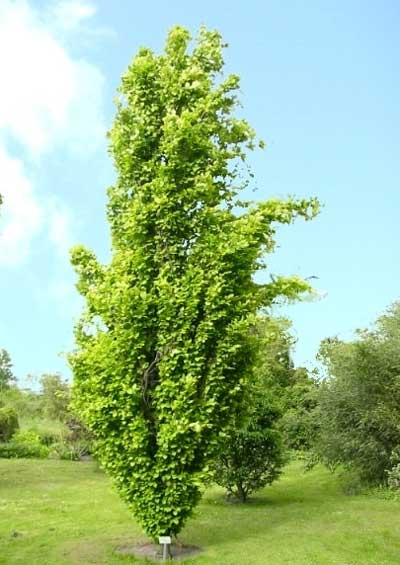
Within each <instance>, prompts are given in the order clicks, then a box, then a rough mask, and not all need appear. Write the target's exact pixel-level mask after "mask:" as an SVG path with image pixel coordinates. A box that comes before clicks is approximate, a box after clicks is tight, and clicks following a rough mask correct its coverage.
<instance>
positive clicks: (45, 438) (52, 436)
mask: <svg viewBox="0 0 400 565" xmlns="http://www.w3.org/2000/svg"><path fill="white" fill-rule="evenodd" d="M37 433H38V435H39V437H40V441H41V443H42V444H43V445H46V446H47V447H50V446H52V445H54V444H55V443H58V442H59V441H60V434H59V433H56V432H50V431H41V430H38V432H37Z"/></svg>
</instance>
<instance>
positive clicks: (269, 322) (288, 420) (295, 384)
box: [254, 316, 318, 452]
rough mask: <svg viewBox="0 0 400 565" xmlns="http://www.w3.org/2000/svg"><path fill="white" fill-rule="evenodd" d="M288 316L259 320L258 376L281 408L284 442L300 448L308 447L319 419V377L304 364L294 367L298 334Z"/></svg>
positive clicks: (279, 425) (290, 446)
mask: <svg viewBox="0 0 400 565" xmlns="http://www.w3.org/2000/svg"><path fill="white" fill-rule="evenodd" d="M290 327H291V323H290V321H289V320H287V319H285V318H276V317H271V316H264V317H260V318H259V319H258V323H257V337H258V345H257V359H256V363H255V365H254V370H255V372H256V375H255V378H256V379H257V380H258V381H260V382H261V383H262V387H263V389H264V390H265V391H268V394H269V395H270V397H272V398H274V403H275V404H276V405H277V408H278V409H279V412H280V418H279V421H278V422H277V427H278V429H279V430H280V432H281V433H282V436H283V437H282V439H283V443H284V445H285V446H286V447H287V448H289V449H291V450H295V451H298V452H303V451H308V450H309V449H310V448H311V446H312V444H313V440H314V436H315V433H316V428H317V423H316V416H315V409H316V406H317V403H318V380H317V378H316V377H315V375H313V374H312V373H310V372H309V371H308V370H307V369H305V368H304V367H295V366H294V363H293V360H292V349H293V347H294V345H295V342H296V340H295V338H294V337H293V335H292V334H291V333H290Z"/></svg>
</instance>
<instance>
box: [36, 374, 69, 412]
mask: <svg viewBox="0 0 400 565" xmlns="http://www.w3.org/2000/svg"><path fill="white" fill-rule="evenodd" d="M40 385H41V397H42V405H43V412H44V414H45V415H46V416H47V417H48V418H51V419H55V420H60V421H65V420H66V419H67V417H68V415H69V408H68V405H69V402H70V386H69V384H68V382H67V381H65V380H63V378H62V376H61V375H60V374H58V373H45V374H43V375H42V376H41V377H40Z"/></svg>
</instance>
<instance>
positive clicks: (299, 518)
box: [0, 460, 400, 565]
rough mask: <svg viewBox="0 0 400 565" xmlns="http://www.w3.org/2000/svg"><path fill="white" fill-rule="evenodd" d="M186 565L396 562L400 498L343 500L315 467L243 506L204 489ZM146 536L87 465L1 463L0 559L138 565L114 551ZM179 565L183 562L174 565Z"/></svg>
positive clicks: (188, 532) (49, 564)
mask: <svg viewBox="0 0 400 565" xmlns="http://www.w3.org/2000/svg"><path fill="white" fill-rule="evenodd" d="M180 537H181V540H182V541H183V542H185V543H190V544H195V545H199V546H201V547H202V548H203V549H204V553H203V554H202V555H201V556H200V557H197V558H195V559H192V560H190V561H189V560H187V561H186V563H192V564H193V565H206V564H209V565H211V564H213V565H288V564H289V565H290V564H293V565H328V564H329V565H334V564H335V565H353V564H360V565H361V564H363V565H364V564H372V563H374V564H375V565H386V564H399V563H400V502H399V501H396V500H385V499H384V498H382V497H379V495H373V494H369V495H357V496H346V495H344V494H343V492H342V489H341V486H340V483H339V480H338V479H337V478H335V477H334V476H333V475H331V474H330V473H329V472H328V471H326V470H325V469H322V468H317V469H314V470H313V471H310V472H307V473H304V472H303V471H302V469H301V465H300V464H298V463H296V464H292V465H291V466H290V467H289V468H288V470H287V472H286V473H285V474H284V476H283V478H282V479H281V480H280V481H278V482H276V483H275V484H274V485H273V486H272V487H269V488H266V489H265V490H264V491H262V492H261V493H259V494H258V496H257V497H255V498H254V500H253V501H252V502H250V503H249V504H248V505H245V506H243V505H240V504H227V503H226V502H225V500H224V496H223V492H222V491H221V490H220V489H217V488H215V489H211V490H209V491H208V492H207V493H206V495H205V497H204V499H203V502H202V503H201V505H200V506H199V508H198V509H197V511H196V514H195V516H194V518H193V519H192V520H190V522H189V523H188V525H187V527H186V528H185V530H184V531H183V532H182V535H181V536H180ZM140 541H145V538H144V536H143V534H142V532H141V530H140V527H139V526H138V525H137V524H136V523H135V521H134V520H133V518H132V517H131V516H130V514H129V512H128V511H127V509H126V508H125V506H124V505H123V504H122V503H121V502H120V500H119V499H118V496H117V495H116V494H115V493H114V492H113V491H112V489H111V488H110V485H109V481H108V480H107V478H106V477H105V476H104V475H103V474H102V473H101V472H100V471H98V470H97V469H96V465H95V464H93V463H74V462H66V461H50V460H45V461H36V460H35V461H32V460H30V461H27V460H0V563H1V564H7V565H8V564H14V563H15V564H17V563H18V564H23V565H35V564H38V565H39V564H40V565H62V564H66V563H82V564H87V563H96V564H107V565H113V564H116V563H124V564H129V563H141V561H139V560H137V559H135V558H133V557H123V556H119V555H117V554H116V553H115V548H116V547H117V546H118V545H124V544H127V543H130V542H132V543H135V542H140ZM181 563H183V562H181Z"/></svg>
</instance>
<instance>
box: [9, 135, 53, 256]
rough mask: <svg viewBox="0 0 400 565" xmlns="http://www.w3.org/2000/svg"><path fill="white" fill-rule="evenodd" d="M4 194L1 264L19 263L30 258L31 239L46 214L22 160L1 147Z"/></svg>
mask: <svg viewBox="0 0 400 565" xmlns="http://www.w3.org/2000/svg"><path fill="white" fill-rule="evenodd" d="M0 193H1V194H2V196H3V204H2V206H1V208H0V266H1V265H3V266H15V265H18V264H20V263H22V262H23V261H25V260H26V258H27V257H28V254H29V250H30V241H31V239H32V238H33V237H34V235H35V234H36V233H37V232H38V231H39V230H40V228H41V227H42V225H43V213H42V210H41V207H40V205H39V203H38V202H37V200H36V198H35V196H34V194H33V190H32V184H31V183H30V181H29V179H28V178H27V177H26V176H25V173H24V171H23V165H22V162H21V161H20V160H18V159H14V158H11V157H10V156H9V155H7V154H6V153H5V151H4V150H3V149H2V148H1V146H0Z"/></svg>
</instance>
